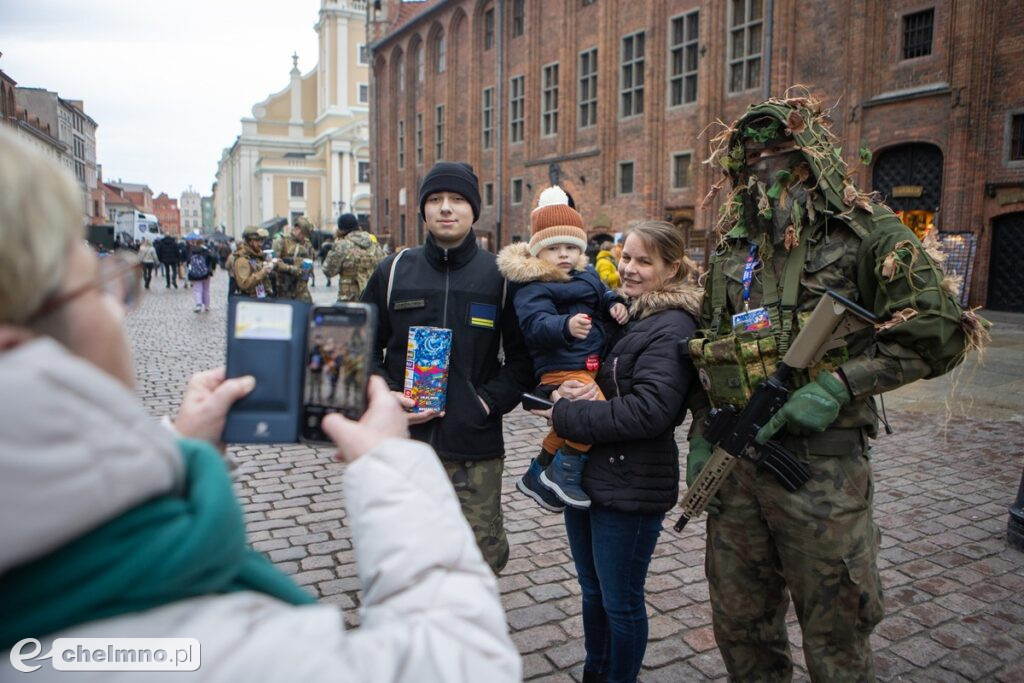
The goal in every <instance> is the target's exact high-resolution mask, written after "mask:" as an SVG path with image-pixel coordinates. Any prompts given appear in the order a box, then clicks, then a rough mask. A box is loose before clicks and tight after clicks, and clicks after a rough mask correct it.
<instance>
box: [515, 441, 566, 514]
mask: <svg viewBox="0 0 1024 683" xmlns="http://www.w3.org/2000/svg"><path fill="white" fill-rule="evenodd" d="M548 457H551V456H550V455H549V456H548ZM543 472H544V468H543V467H542V466H541V464H540V462H538V460H537V458H533V459H532V460H530V469H528V470H526V474H524V475H523V476H522V477H520V478H519V481H517V482H516V488H517V489H519V490H520V491H521V492H522V493H524V494H525V495H527V496H529V497H530V498H533V499H534V500H535V501H537V504H538V505H540V506H541V507H542V508H544V509H545V510H548V511H550V512H561V511H562V510H564V509H565V503H563V502H562V501H561V499H560V498H559V497H558V496H556V495H555V493H554V492H553V491H551V490H550V489H548V488H547V487H546V486H544V485H543V484H541V483H540V476H541V474H542V473H543Z"/></svg>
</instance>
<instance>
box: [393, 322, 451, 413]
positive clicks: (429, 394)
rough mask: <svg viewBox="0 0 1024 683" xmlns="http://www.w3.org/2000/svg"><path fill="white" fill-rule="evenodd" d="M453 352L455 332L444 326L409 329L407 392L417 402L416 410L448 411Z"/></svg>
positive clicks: (406, 372)
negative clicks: (449, 374)
mask: <svg viewBox="0 0 1024 683" xmlns="http://www.w3.org/2000/svg"><path fill="white" fill-rule="evenodd" d="M451 349H452V331H451V330H449V329H446V328H443V327H410V328H409V342H408V345H407V350H406V354H405V387H404V389H405V390H404V392H403V393H404V394H405V396H406V397H408V398H411V399H413V400H414V401H416V407H415V408H414V409H413V410H414V411H416V412H420V411H423V410H437V411H442V410H444V405H445V399H446V398H447V394H448V356H449V354H450V353H451Z"/></svg>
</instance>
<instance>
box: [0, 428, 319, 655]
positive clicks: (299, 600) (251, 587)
mask: <svg viewBox="0 0 1024 683" xmlns="http://www.w3.org/2000/svg"><path fill="white" fill-rule="evenodd" d="M179 446H180V448H181V454H182V459H183V460H184V462H185V469H186V480H185V487H184V488H185V492H184V493H183V494H166V495H163V496H160V497H159V498H155V499H153V500H150V501H148V502H145V503H142V504H141V505H139V506H137V507H135V508H132V509H131V510H128V511H126V512H124V513H123V514H121V515H120V516H119V517H116V518H114V519H113V520H111V521H109V522H107V523H106V524H103V525H102V526H100V527H98V528H96V529H93V530H92V531H90V532H88V533H87V534H85V535H84V536H80V537H78V538H76V539H75V540H74V541H71V542H70V543H68V544H67V545H64V546H63V547H61V548H58V549H57V550H55V551H54V552H52V553H50V554H49V555H47V556H45V557H42V558H39V559H38V560H35V561H33V562H30V563H28V564H25V565H21V566H19V567H16V568H15V569H12V570H11V571H9V572H8V573H7V574H5V575H4V576H3V577H0V650H6V649H8V648H10V647H11V646H13V645H14V644H15V643H16V642H18V641H19V640H21V639H22V638H38V637H40V636H44V635H47V634H49V633H53V632H55V631H59V630H62V629H65V628H68V627H70V626H74V625H76V624H81V623H85V622H88V621H95V620H97V619H105V618H107V617H112V616H116V615H119V614H129V613H132V612H141V611H143V610H147V609H151V608H153V607H159V606H160V605H166V604H169V603H172V602H177V601H179V600H184V599H186V598H192V597H197V596H200V595H211V594H219V593H230V592H233V591H256V592H259V593H265V594H267V595H271V596H273V597H275V598H278V599H279V600H282V601H284V602H288V603H291V604H294V605H304V604H311V603H314V602H316V601H315V600H314V599H313V598H312V597H311V596H309V595H308V594H307V593H306V592H305V591H303V590H302V589H301V588H299V587H298V586H297V585H296V584H295V583H293V582H292V580H291V578H289V577H288V576H287V575H285V574H283V573H282V572H281V571H279V570H278V569H277V568H276V567H274V566H273V565H272V564H271V563H270V561H269V560H267V558H266V557H264V556H263V555H262V554H260V553H258V552H256V551H255V550H253V549H252V548H250V547H249V546H248V544H247V543H246V538H245V525H244V523H243V522H242V511H241V508H240V507H239V505H238V502H237V500H236V499H235V495H234V491H233V490H232V488H231V480H230V479H229V478H228V474H227V471H226V469H225V467H224V464H223V462H222V461H221V458H220V455H219V454H218V453H217V451H216V450H214V449H213V447H212V446H210V444H208V443H205V442H200V441H189V440H185V439H182V440H181V441H179ZM6 523H8V524H12V523H16V522H15V521H14V520H6Z"/></svg>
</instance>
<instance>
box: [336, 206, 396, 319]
mask: <svg viewBox="0 0 1024 683" xmlns="http://www.w3.org/2000/svg"><path fill="white" fill-rule="evenodd" d="M336 235H337V241H335V243H334V247H333V248H332V249H331V252H330V253H329V254H327V259H326V260H325V261H324V275H326V276H327V277H328V278H332V277H334V276H335V275H337V276H338V301H359V295H360V294H361V293H362V291H363V289H365V288H366V283H367V282H368V281H369V280H370V276H371V275H373V269H374V268H376V267H377V264H378V263H380V262H381V261H382V260H383V259H384V250H383V249H381V248H380V246H379V245H377V244H376V243H375V242H374V241H373V238H372V237H371V236H370V233H368V232H366V231H364V230H360V229H359V220H358V219H357V218H356V217H355V216H354V215H353V214H350V213H343V214H342V215H340V216H338V232H337V233H336Z"/></svg>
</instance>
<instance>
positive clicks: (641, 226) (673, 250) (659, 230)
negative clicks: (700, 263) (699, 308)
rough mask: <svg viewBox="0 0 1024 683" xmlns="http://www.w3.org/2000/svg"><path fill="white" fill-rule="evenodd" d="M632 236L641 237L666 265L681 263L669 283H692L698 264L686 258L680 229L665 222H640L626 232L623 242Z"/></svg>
mask: <svg viewBox="0 0 1024 683" xmlns="http://www.w3.org/2000/svg"><path fill="white" fill-rule="evenodd" d="M630 235H636V236H637V237H639V238H640V239H641V240H642V241H643V243H644V246H645V247H647V248H648V249H650V250H651V251H652V252H654V253H655V254H657V256H658V258H660V259H661V260H662V261H664V262H665V263H676V262H678V263H679V270H678V271H677V272H676V274H675V277H673V278H670V279H669V282H690V281H692V279H693V273H694V272H695V270H696V267H695V266H696V264H695V263H694V262H693V261H692V260H691V259H690V258H689V257H687V256H686V241H685V240H684V238H683V231H682V230H681V229H680V228H678V227H677V226H675V225H672V224H671V223H667V222H665V221H640V222H639V223H636V224H634V225H631V226H630V227H629V228H628V229H627V230H626V234H625V235H624V236H623V238H622V239H623V241H625V239H626V237H629V236H630Z"/></svg>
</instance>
